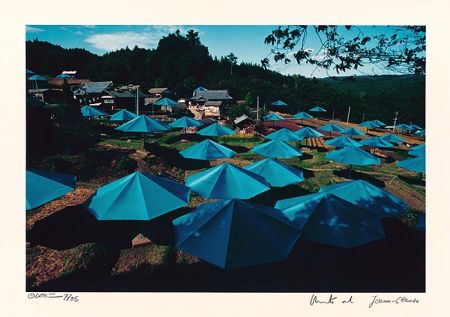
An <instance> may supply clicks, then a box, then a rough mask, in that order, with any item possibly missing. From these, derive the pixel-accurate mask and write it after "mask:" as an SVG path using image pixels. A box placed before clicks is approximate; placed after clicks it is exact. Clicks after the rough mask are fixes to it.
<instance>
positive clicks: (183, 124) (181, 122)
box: [169, 116, 202, 128]
mask: <svg viewBox="0 0 450 317" xmlns="http://www.w3.org/2000/svg"><path fill="white" fill-rule="evenodd" d="M169 125H170V127H172V128H189V127H199V126H201V125H202V124H201V123H200V122H198V121H197V120H194V119H192V118H189V117H186V116H184V117H181V118H178V119H177V120H175V121H174V122H172V123H171V124H169Z"/></svg>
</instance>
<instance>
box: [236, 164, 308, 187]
mask: <svg viewBox="0 0 450 317" xmlns="http://www.w3.org/2000/svg"><path fill="white" fill-rule="evenodd" d="M244 169H246V170H247V171H250V172H253V173H255V174H258V175H260V176H262V177H264V179H265V180H266V182H267V183H269V185H270V186H272V187H283V186H287V185H291V184H296V183H300V182H302V181H304V180H305V178H304V177H303V172H302V171H300V170H298V169H296V168H294V167H292V166H290V165H287V164H284V163H282V162H280V161H277V160H272V159H270V158H267V159H264V160H261V161H257V162H255V163H253V164H250V165H247V166H245V167H244Z"/></svg>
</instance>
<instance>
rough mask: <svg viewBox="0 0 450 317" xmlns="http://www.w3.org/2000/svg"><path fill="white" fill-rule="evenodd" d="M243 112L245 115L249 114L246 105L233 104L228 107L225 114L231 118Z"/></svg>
mask: <svg viewBox="0 0 450 317" xmlns="http://www.w3.org/2000/svg"><path fill="white" fill-rule="evenodd" d="M244 114H245V115H249V114H250V108H249V107H247V106H246V105H233V106H231V107H229V108H228V110H227V116H229V117H230V118H231V119H235V118H237V117H240V116H242V115H244Z"/></svg>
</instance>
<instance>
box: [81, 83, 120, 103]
mask: <svg viewBox="0 0 450 317" xmlns="http://www.w3.org/2000/svg"><path fill="white" fill-rule="evenodd" d="M112 86H113V82H112V81H91V82H87V83H84V84H83V85H82V86H81V87H80V88H77V89H75V90H74V92H73V94H74V96H75V98H76V99H77V100H78V101H79V102H80V104H91V103H99V102H101V101H102V99H101V97H102V96H103V95H104V94H105V92H106V91H107V90H110V89H111V88H112Z"/></svg>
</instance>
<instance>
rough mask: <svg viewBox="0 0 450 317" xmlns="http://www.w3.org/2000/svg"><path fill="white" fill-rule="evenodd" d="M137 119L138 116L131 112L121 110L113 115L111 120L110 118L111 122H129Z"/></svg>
mask: <svg viewBox="0 0 450 317" xmlns="http://www.w3.org/2000/svg"><path fill="white" fill-rule="evenodd" d="M135 118H137V115H136V114H134V113H133V112H130V111H128V110H125V109H123V110H120V111H118V112H116V113H115V114H113V115H112V116H111V118H109V121H129V120H133V119H135Z"/></svg>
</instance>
